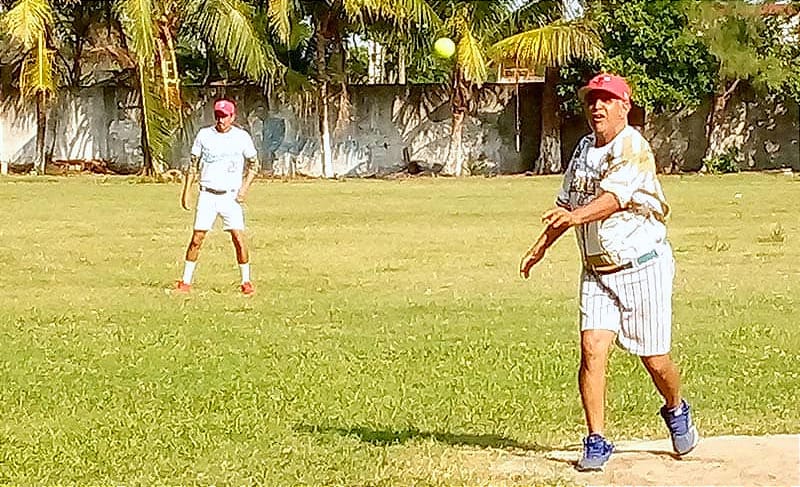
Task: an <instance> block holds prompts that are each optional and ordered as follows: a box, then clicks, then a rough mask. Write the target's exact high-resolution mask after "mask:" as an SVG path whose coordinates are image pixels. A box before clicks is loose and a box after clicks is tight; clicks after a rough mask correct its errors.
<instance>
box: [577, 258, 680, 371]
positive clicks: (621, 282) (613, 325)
mask: <svg viewBox="0 0 800 487" xmlns="http://www.w3.org/2000/svg"><path fill="white" fill-rule="evenodd" d="M657 251H658V253H659V255H658V257H656V258H655V259H653V260H651V261H649V262H646V263H645V264H644V265H642V266H639V267H634V268H632V269H625V270H622V271H619V272H615V273H613V274H606V275H598V274H593V273H590V272H587V271H586V270H585V269H584V271H583V274H582V276H581V331H583V330H610V331H613V332H615V333H616V334H617V343H618V344H619V346H621V347H622V348H624V349H625V350H627V351H629V352H630V353H632V354H635V355H640V356H645V357H647V356H651V355H663V354H666V353H669V350H670V346H671V340H672V281H673V279H674V277H675V260H674V259H673V257H672V249H671V248H670V247H669V246H665V247H661V248H659V249H658V250H657Z"/></svg>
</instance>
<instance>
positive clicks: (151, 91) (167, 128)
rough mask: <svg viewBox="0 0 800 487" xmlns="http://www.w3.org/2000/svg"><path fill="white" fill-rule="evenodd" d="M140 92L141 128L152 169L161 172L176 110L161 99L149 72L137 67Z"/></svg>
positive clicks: (165, 160) (175, 127)
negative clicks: (151, 161)
mask: <svg viewBox="0 0 800 487" xmlns="http://www.w3.org/2000/svg"><path fill="white" fill-rule="evenodd" d="M139 83H140V87H141V89H140V93H141V96H142V118H143V122H144V123H143V124H142V128H143V130H144V131H145V137H146V140H147V144H148V145H149V146H150V147H149V148H150V154H151V156H152V157H153V169H154V170H155V171H156V172H157V173H162V172H164V171H165V170H166V169H167V161H168V160H169V158H170V155H171V150H172V142H173V140H174V138H175V135H176V133H177V127H178V125H179V124H178V118H177V111H175V110H170V109H169V108H168V107H167V104H166V103H165V102H164V100H163V99H162V95H161V93H160V86H159V83H157V82H156V81H155V80H154V79H153V78H152V77H151V76H150V74H149V73H148V72H147V71H146V70H143V69H141V67H140V69H139Z"/></svg>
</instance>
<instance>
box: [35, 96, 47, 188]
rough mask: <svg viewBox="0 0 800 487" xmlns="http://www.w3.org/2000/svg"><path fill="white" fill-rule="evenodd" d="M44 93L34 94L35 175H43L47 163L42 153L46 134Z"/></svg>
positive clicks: (45, 101)
mask: <svg viewBox="0 0 800 487" xmlns="http://www.w3.org/2000/svg"><path fill="white" fill-rule="evenodd" d="M46 96H47V95H46V93H45V92H44V91H39V92H38V93H37V94H36V161H35V163H34V170H35V171H36V173H37V174H44V171H45V164H46V162H47V160H46V158H45V151H44V139H45V135H46V134H47V106H46V103H47V100H46V99H45V97H46Z"/></svg>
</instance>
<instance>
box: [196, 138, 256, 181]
mask: <svg viewBox="0 0 800 487" xmlns="http://www.w3.org/2000/svg"><path fill="white" fill-rule="evenodd" d="M192 155H193V156H196V157H199V158H200V185H201V186H205V187H208V188H213V189H217V190H225V191H231V190H233V191H236V190H238V189H239V188H241V186H242V176H243V174H244V161H245V159H249V158H252V157H256V155H257V152H256V148H255V146H254V145H253V139H252V138H251V137H250V134H248V133H247V132H246V131H244V130H242V129H240V128H239V127H235V126H234V127H231V128H230V130H228V131H227V132H219V131H218V130H217V129H216V128H215V127H213V126H212V127H205V128H202V129H200V131H199V132H198V133H197V137H195V139H194V144H193V145H192Z"/></svg>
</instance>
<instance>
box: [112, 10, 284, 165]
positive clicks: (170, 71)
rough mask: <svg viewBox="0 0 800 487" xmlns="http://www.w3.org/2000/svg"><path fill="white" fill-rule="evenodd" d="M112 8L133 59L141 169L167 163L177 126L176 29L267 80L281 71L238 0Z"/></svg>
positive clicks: (254, 77) (179, 101) (179, 111)
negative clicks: (138, 104)
mask: <svg viewBox="0 0 800 487" xmlns="http://www.w3.org/2000/svg"><path fill="white" fill-rule="evenodd" d="M116 11H117V14H118V16H119V18H120V21H121V23H122V25H123V30H124V32H125V35H126V38H127V41H128V47H129V49H130V50H131V51H132V52H133V53H134V57H135V59H136V62H137V71H138V75H139V76H138V79H139V91H140V94H141V106H142V148H143V152H144V157H145V164H144V169H143V171H144V172H145V174H159V173H160V172H162V171H163V170H164V169H165V168H166V161H167V158H168V153H169V150H170V145H171V144H170V142H171V140H172V138H173V137H174V135H175V134H176V132H177V130H178V129H179V128H180V127H181V125H182V123H183V120H182V109H183V106H182V97H181V86H180V75H179V72H178V66H177V63H176V62H175V45H176V43H177V42H176V40H177V36H178V34H179V32H180V31H182V30H185V31H186V32H187V33H188V34H191V35H196V36H198V37H200V38H202V39H204V40H206V42H207V43H208V44H209V45H210V46H212V47H213V49H214V50H215V52H216V53H217V54H219V55H220V56H221V57H223V58H224V59H225V60H227V61H228V62H229V63H230V65H231V66H232V67H234V68H235V69H236V70H238V71H239V72H240V73H242V74H243V75H245V76H246V77H248V78H249V79H250V80H252V81H254V82H256V83H258V84H259V85H262V86H266V85H268V84H269V83H271V82H272V81H274V79H275V77H276V76H277V75H279V74H280V72H281V71H282V69H281V66H280V65H279V63H278V62H277V61H276V59H275V55H274V52H273V50H272V47H271V46H270V45H269V43H267V42H266V41H265V39H264V37H265V33H263V32H259V31H258V30H257V28H256V27H255V25H254V23H253V21H252V18H253V9H252V7H250V6H249V5H248V4H246V3H245V2H244V1H242V0H118V3H117V4H116Z"/></svg>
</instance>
